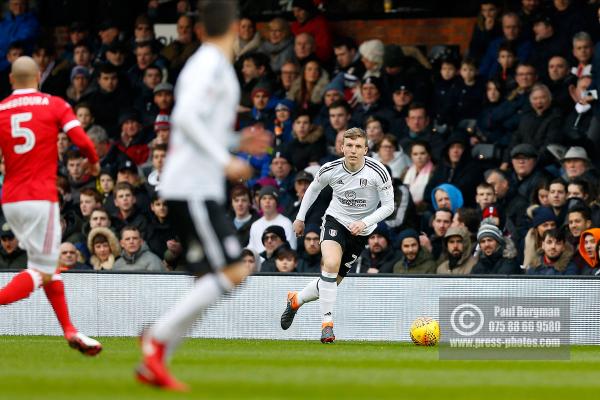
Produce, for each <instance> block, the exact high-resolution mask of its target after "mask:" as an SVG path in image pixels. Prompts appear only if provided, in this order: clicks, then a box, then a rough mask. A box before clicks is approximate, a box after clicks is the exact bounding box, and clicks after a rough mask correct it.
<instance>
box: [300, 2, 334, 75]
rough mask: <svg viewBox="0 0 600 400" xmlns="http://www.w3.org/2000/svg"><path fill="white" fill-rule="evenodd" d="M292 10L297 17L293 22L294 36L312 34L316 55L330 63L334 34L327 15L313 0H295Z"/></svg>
mask: <svg viewBox="0 0 600 400" xmlns="http://www.w3.org/2000/svg"><path fill="white" fill-rule="evenodd" d="M292 12H293V14H294V18H295V21H294V22H292V24H291V30H292V33H293V34H294V36H296V37H297V36H298V35H300V34H302V33H308V34H310V35H311V36H312V37H313V38H314V41H315V54H316V56H317V57H318V58H319V60H320V61H321V62H323V63H328V62H329V61H330V60H331V57H332V56H333V51H332V50H333V46H332V42H333V35H332V34H331V29H330V27H329V23H328V22H327V19H326V18H325V16H324V15H323V14H321V12H320V11H319V9H318V8H317V7H316V6H315V3H314V2H313V1H312V0H294V1H293V2H292Z"/></svg>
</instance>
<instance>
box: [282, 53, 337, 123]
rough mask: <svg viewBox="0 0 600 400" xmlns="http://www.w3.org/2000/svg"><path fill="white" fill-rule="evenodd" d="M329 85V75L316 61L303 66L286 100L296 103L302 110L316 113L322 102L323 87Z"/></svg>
mask: <svg viewBox="0 0 600 400" xmlns="http://www.w3.org/2000/svg"><path fill="white" fill-rule="evenodd" d="M328 83H329V74H327V71H325V70H324V69H323V68H321V65H320V64H319V62H318V61H317V60H311V61H308V62H307V63H306V64H304V67H303V68H302V71H301V72H300V76H299V77H298V78H296V80H295V81H294V83H292V87H291V88H290V90H289V92H288V94H287V98H288V99H290V100H293V101H295V102H296V104H298V105H299V107H300V109H302V110H311V111H315V112H316V111H317V110H318V107H319V105H320V104H321V102H322V101H323V94H325V87H326V86H327V84H328Z"/></svg>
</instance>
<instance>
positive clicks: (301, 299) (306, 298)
mask: <svg viewBox="0 0 600 400" xmlns="http://www.w3.org/2000/svg"><path fill="white" fill-rule="evenodd" d="M318 298H319V278H317V279H313V280H312V281H310V282H309V283H308V285H306V286H305V287H304V289H302V290H301V291H300V292H299V293H298V304H299V305H302V304H304V303H310V302H311V301H315V300H317V299H318Z"/></svg>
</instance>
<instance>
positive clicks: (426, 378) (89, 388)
mask: <svg viewBox="0 0 600 400" xmlns="http://www.w3.org/2000/svg"><path fill="white" fill-rule="evenodd" d="M102 341H103V344H104V351H103V352H102V353H101V354H100V356H99V357H97V358H87V357H84V356H82V355H80V354H79V353H77V352H76V351H73V350H71V349H70V348H68V347H67V345H66V343H65V342H64V340H62V339H61V338H57V337H39V336H38V337H27V336H25V337H16V336H2V337H0V399H6V400H17V399H27V400H31V399H43V400H54V399H56V400H59V399H60V400H68V399H73V400H75V399H76V400H88V399H98V400H100V399H102V400H107V399H108V400H121V399H144V400H145V399H388V398H389V399H486V400H488V399H509V398H510V399H544V400H548V399H574V398H576V399H578V400H582V399H597V398H598V393H599V390H600V379H598V376H599V375H598V374H599V372H598V371H599V367H600V347H573V348H572V349H571V360H570V361H439V360H438V353H437V349H436V348H424V347H416V346H413V345H412V344H406V343H369V342H343V341H339V342H338V343H335V344H333V345H322V344H321V343H319V342H299V341H269V340H201V339H192V340H188V341H186V342H184V344H183V346H182V347H181V348H180V349H179V351H178V352H177V354H176V356H175V358H174V360H173V363H172V370H173V372H174V373H175V375H176V376H177V377H178V378H179V379H181V380H183V381H184V382H186V383H188V384H190V385H191V388H192V391H191V393H185V394H177V393H164V392H160V391H157V390H155V389H152V388H148V387H145V386H141V385H139V384H137V383H136V382H135V381H134V380H133V374H132V371H133V368H134V366H135V365H136V364H137V362H138V360H139V353H138V345H137V340H136V339H133V338H104V339H103V340H102Z"/></svg>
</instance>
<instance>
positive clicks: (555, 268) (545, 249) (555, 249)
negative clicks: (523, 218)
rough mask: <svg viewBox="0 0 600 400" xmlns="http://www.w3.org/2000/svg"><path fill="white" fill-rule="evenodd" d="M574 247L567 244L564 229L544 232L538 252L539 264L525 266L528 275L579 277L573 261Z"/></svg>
mask: <svg viewBox="0 0 600 400" xmlns="http://www.w3.org/2000/svg"><path fill="white" fill-rule="evenodd" d="M572 257H573V247H572V246H571V244H570V243H569V242H567V239H566V235H565V232H564V230H562V229H550V230H547V231H546V232H544V235H543V237H542V245H541V248H540V249H539V250H538V258H537V263H535V264H528V265H525V267H526V273H527V274H528V275H578V274H579V270H578V267H577V265H576V264H575V263H574V262H573V260H572Z"/></svg>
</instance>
